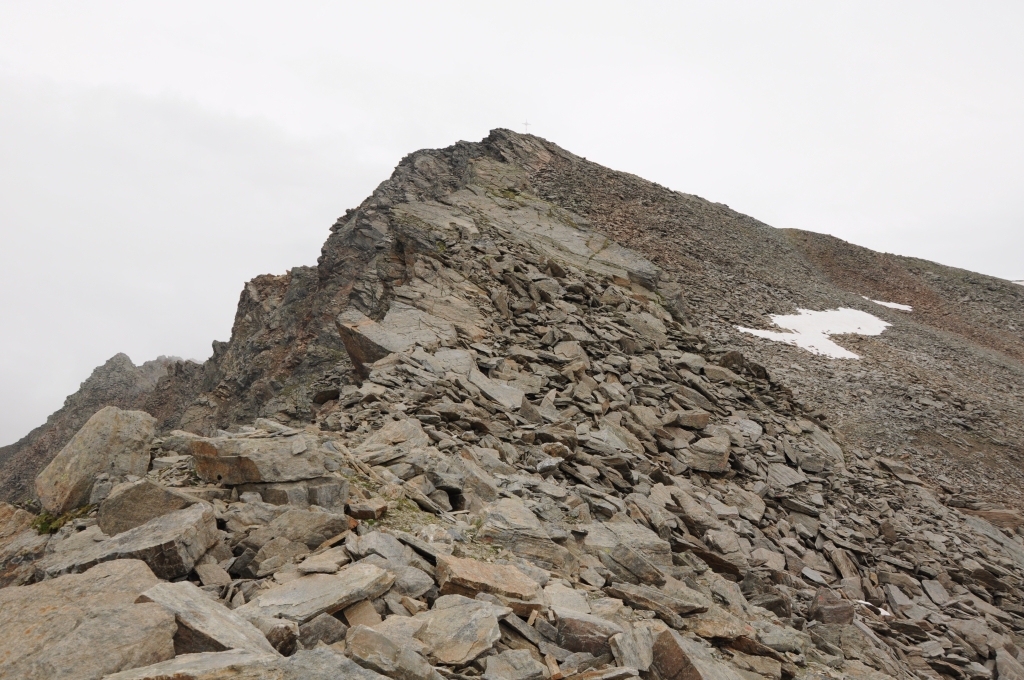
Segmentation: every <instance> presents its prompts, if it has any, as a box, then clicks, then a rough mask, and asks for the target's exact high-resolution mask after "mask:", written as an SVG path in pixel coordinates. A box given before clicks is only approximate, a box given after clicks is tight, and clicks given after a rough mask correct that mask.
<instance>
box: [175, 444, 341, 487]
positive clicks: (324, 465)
mask: <svg viewBox="0 0 1024 680" xmlns="http://www.w3.org/2000/svg"><path fill="white" fill-rule="evenodd" d="M184 450H185V451H186V452H187V453H189V454H191V455H192V456H193V457H194V458H195V461H196V463H195V464H196V474H197V475H199V477H200V478H201V479H202V480H203V481H205V482H207V483H210V484H227V485H229V486H237V485H240V484H258V483H266V482H294V481H298V480H303V479H316V478H318V477H323V476H324V475H326V474H327V472H328V467H329V466H330V467H334V468H335V469H337V466H336V465H332V464H331V463H330V462H329V459H330V458H331V455H330V454H329V453H328V452H327V451H325V450H323V449H321V448H320V439H319V438H318V437H316V436H314V435H308V434H293V435H291V436H280V437H267V436H265V435H260V436H257V435H253V436H251V437H193V438H189V439H188V440H186V441H185V443H184Z"/></svg>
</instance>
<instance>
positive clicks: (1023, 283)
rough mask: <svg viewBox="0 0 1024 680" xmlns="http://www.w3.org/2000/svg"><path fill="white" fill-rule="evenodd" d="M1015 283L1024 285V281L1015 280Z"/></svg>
mask: <svg viewBox="0 0 1024 680" xmlns="http://www.w3.org/2000/svg"><path fill="white" fill-rule="evenodd" d="M1014 283H1019V284H1020V285H1022V286H1024V281H1014Z"/></svg>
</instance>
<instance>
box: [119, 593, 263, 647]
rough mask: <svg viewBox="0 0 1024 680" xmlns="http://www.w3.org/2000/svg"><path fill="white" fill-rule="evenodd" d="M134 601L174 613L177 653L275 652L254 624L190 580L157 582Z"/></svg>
mask: <svg viewBox="0 0 1024 680" xmlns="http://www.w3.org/2000/svg"><path fill="white" fill-rule="evenodd" d="M137 601H138V602H155V603H157V604H159V605H160V606H162V607H163V608H164V609H166V610H168V611H169V612H171V613H172V614H174V617H175V619H176V620H177V622H178V633H177V634H176V635H175V645H174V647H175V653H176V654H190V653H200V652H220V651H224V650H226V649H242V650H246V651H250V652H255V653H263V654H276V651H275V650H274V648H273V647H271V646H270V643H269V642H267V638H265V637H264V636H263V633H261V632H260V631H259V630H258V629H257V628H256V627H255V626H253V625H252V624H251V623H249V622H248V621H246V620H245V619H243V618H242V617H241V616H239V615H238V614H236V613H235V612H233V611H231V610H230V609H228V608H227V607H225V606H224V605H222V604H220V603H219V602H217V601H214V600H213V599H211V598H210V597H209V596H207V595H206V593H204V592H203V591H202V590H200V589H199V588H197V587H196V586H195V585H193V584H192V583H191V582H189V581H180V582H178V583H160V584H157V585H155V586H153V587H152V588H150V589H149V590H147V591H146V592H144V593H142V595H140V596H139V599H138V600H137ZM183 629H184V630H183Z"/></svg>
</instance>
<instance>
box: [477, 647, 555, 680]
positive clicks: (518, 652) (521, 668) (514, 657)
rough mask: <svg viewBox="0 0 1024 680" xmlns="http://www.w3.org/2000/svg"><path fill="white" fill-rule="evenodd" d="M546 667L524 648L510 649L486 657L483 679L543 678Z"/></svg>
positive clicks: (533, 679)
mask: <svg viewBox="0 0 1024 680" xmlns="http://www.w3.org/2000/svg"><path fill="white" fill-rule="evenodd" d="M546 673H547V667H546V666H545V665H544V664H542V663H541V662H539V661H537V660H536V659H534V658H533V656H532V655H531V654H530V652H529V651H527V650H525V649H510V650H508V651H507V652H502V653H501V654H495V655H494V656H489V657H487V666H486V670H485V671H484V674H483V678H484V680H543V678H544V677H545V675H546Z"/></svg>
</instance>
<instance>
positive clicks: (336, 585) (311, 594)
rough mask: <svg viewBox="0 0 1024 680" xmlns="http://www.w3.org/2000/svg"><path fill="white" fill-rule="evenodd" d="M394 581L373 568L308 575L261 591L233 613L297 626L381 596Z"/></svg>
mask: <svg viewBox="0 0 1024 680" xmlns="http://www.w3.org/2000/svg"><path fill="white" fill-rule="evenodd" d="M394 581H395V577H394V576H392V575H391V574H389V573H388V572H387V571H385V570H383V569H381V568H380V567H376V566H374V565H372V564H353V565H350V566H348V567H345V568H344V569H342V570H341V571H339V572H338V573H337V574H310V575H308V576H302V577H300V578H297V579H295V580H294V581H289V582H288V583H285V584H282V585H279V586H275V587H273V588H271V589H269V590H262V591H259V592H258V593H257V595H256V596H255V597H254V598H253V599H252V601H251V602H248V603H246V604H244V605H242V606H241V607H239V608H238V609H236V610H235V611H236V612H237V613H238V614H239V615H240V616H243V617H245V618H247V619H252V618H253V617H260V616H266V617H279V618H285V619H290V620H292V621H296V622H298V623H300V624H302V623H306V622H307V621H311V620H312V619H314V618H316V617H317V616H319V615H320V614H333V613H334V612H337V611H340V610H342V609H344V608H345V607H348V606H349V605H351V604H355V603H356V602H361V601H362V600H366V599H372V598H375V597H378V596H380V595H381V594H382V593H384V592H385V591H386V590H387V589H388V588H390V587H391V584H392V583H394Z"/></svg>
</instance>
